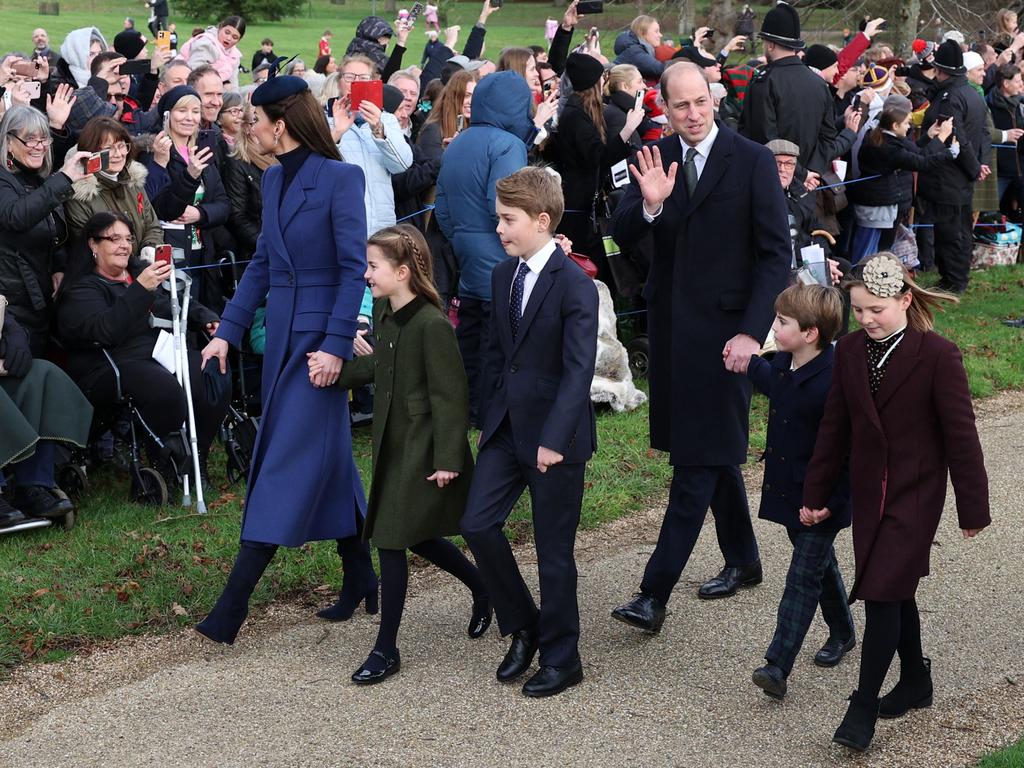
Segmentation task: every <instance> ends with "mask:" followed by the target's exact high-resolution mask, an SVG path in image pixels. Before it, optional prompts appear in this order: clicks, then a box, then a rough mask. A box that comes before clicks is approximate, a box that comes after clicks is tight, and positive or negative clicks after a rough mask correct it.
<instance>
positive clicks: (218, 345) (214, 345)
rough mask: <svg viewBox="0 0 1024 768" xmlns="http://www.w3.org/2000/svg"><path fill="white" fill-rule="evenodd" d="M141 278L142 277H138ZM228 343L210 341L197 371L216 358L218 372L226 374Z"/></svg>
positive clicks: (204, 349) (219, 340) (222, 340)
mask: <svg viewBox="0 0 1024 768" xmlns="http://www.w3.org/2000/svg"><path fill="white" fill-rule="evenodd" d="M139 277H140V278H141V277H142V275H139ZM228 349H229V347H228V343H227V342H226V341H224V339H212V340H211V341H210V343H209V344H207V345H206V346H205V347H203V352H202V355H201V356H200V361H199V370H202V369H203V368H205V367H206V363H207V361H208V360H211V359H213V358H217V360H219V361H220V372H221V373H227V372H228Z"/></svg>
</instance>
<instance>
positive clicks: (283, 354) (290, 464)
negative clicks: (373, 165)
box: [217, 154, 366, 547]
mask: <svg viewBox="0 0 1024 768" xmlns="http://www.w3.org/2000/svg"><path fill="white" fill-rule="evenodd" d="M282 180H283V171H282V169H281V167H280V166H272V167H271V168H269V169H267V171H266V173H264V174H263V200H264V202H265V204H266V207H265V208H264V209H263V230H262V231H261V233H260V236H259V238H258V239H257V241H256V253H255V255H254V256H253V261H252V263H251V264H249V266H248V268H247V269H246V270H245V275H244V276H243V277H242V282H241V284H240V285H239V287H238V291H237V292H236V293H235V296H234V298H233V299H232V300H231V302H230V303H229V304H228V305H227V307H225V309H224V314H223V317H222V319H221V324H220V328H219V329H218V331H217V336H218V338H222V339H225V340H226V341H228V342H230V343H231V344H232V345H234V346H235V347H240V346H241V343H242V337H243V334H244V332H245V330H246V329H247V328H248V327H249V326H250V325H251V324H252V319H253V314H254V313H255V311H256V309H257V308H258V307H259V306H260V305H261V304H262V303H263V300H264V298H266V301H267V310H266V327H267V341H266V350H265V353H264V357H263V390H262V397H263V418H262V421H261V422H260V429H259V433H258V435H257V437H256V447H255V449H254V455H253V462H252V470H251V472H250V474H249V487H248V492H247V496H246V502H245V513H244V517H243V521H242V539H244V540H248V541H262V542H267V543H271V544H282V545H285V546H290V547H296V546H300V545H302V544H304V543H305V542H307V541H317V540H321V539H335V538H342V537H345V536H351V535H353V534H355V532H356V521H357V515H358V516H360V517H362V516H363V515H364V513H365V510H366V500H365V497H364V495H363V486H362V483H361V482H360V480H359V474H358V473H357V471H356V466H355V461H354V460H353V458H352V435H351V432H350V429H349V416H348V394H347V393H346V392H344V391H343V390H341V389H339V388H338V387H324V388H322V389H317V388H315V387H314V386H313V385H312V384H310V382H309V374H308V368H307V365H306V353H307V352H314V351H317V350H323V351H324V352H328V353H330V354H332V355H336V356H338V357H342V358H345V359H346V360H350V359H351V358H352V340H353V338H354V337H355V334H356V316H357V315H358V314H359V305H360V303H361V302H362V299H363V291H364V289H365V288H366V282H365V280H364V278H363V275H364V274H365V272H366V209H365V206H364V205H363V193H364V186H365V182H364V180H363V172H362V171H361V170H360V169H359V168H357V167H356V166H354V165H349V164H347V163H341V162H338V161H336V160H328V159H327V158H325V157H323V156H322V155H316V154H312V155H310V156H309V157H308V158H307V159H306V161H305V162H304V163H303V165H302V167H301V168H300V169H299V171H298V173H297V174H296V176H295V179H294V180H293V181H292V183H291V185H290V186H289V188H288V190H287V191H286V193H285V194H284V199H283V200H282V197H281V186H282Z"/></svg>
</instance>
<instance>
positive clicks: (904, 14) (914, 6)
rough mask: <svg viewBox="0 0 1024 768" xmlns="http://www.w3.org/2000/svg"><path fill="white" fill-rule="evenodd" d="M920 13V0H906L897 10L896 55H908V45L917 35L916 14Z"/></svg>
mask: <svg viewBox="0 0 1024 768" xmlns="http://www.w3.org/2000/svg"><path fill="white" fill-rule="evenodd" d="M920 15H921V0H906V2H905V3H904V4H902V5H901V6H900V9H899V11H898V18H899V27H898V29H897V30H896V55H897V56H908V55H910V46H911V44H912V43H913V42H914V38H915V37H917V25H918V16H920Z"/></svg>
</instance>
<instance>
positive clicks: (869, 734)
mask: <svg viewBox="0 0 1024 768" xmlns="http://www.w3.org/2000/svg"><path fill="white" fill-rule="evenodd" d="M877 719H878V699H875V698H870V697H868V696H864V695H862V694H861V692H860V691H854V692H853V695H852V696H850V706H849V708H848V709H847V710H846V716H845V717H844V718H843V722H842V723H840V725H839V728H837V729H836V733H835V735H834V736H833V737H832V741H834V742H835V743H836V744H842V745H843V746H844V747H849V748H850V749H855V750H857V751H858V752H863V751H864V750H865V749H867V748H868V746H869V745H870V744H871V739H872V738H874V735H875V721H876V720H877Z"/></svg>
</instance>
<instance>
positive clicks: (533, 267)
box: [508, 238, 556, 317]
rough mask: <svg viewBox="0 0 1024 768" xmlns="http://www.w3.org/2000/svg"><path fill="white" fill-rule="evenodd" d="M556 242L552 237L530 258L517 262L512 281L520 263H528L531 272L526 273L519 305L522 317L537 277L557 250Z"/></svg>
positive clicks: (510, 292) (510, 296)
mask: <svg viewBox="0 0 1024 768" xmlns="http://www.w3.org/2000/svg"><path fill="white" fill-rule="evenodd" d="M555 248H556V244H555V239H554V238H551V240H549V241H548V243H547V245H545V246H544V247H543V248H541V249H540V250H539V251H537V252H536V253H535V254H533V256H531V257H530V258H528V259H523V258H520V259H519V260H518V261H519V263H518V264H516V271H515V272H513V273H512V283H513V285H514V284H515V281H516V278H515V274H516V272H518V271H519V264H526V266H527V267H529V270H530V271H529V272H527V273H526V279H525V281H524V282H523V305H522V306H521V307H519V316H520V317H522V316H523V315H524V314H525V313H526V307H527V305H528V304H529V303H530V294H531V293H532V292H533V286H535V285H536V284H537V277H538V276H539V275H540V273H541V270H543V269H544V267H546V266H547V264H548V259H550V258H551V254H553V253H554V252H555ZM508 297H509V300H511V299H512V287H511V286H510V287H509V289H508Z"/></svg>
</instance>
